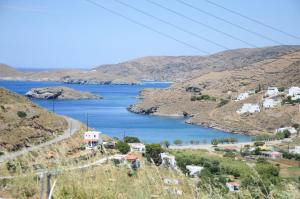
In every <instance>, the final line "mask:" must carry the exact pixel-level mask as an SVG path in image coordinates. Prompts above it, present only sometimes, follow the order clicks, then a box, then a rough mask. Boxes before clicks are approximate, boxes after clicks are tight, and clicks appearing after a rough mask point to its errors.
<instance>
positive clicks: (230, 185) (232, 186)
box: [226, 182, 241, 192]
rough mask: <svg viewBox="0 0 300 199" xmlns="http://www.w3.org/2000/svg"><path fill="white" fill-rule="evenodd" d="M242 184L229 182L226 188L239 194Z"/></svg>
mask: <svg viewBox="0 0 300 199" xmlns="http://www.w3.org/2000/svg"><path fill="white" fill-rule="evenodd" d="M240 186H241V185H240V184H239V183H237V182H227V183H226V187H227V188H228V189H229V191H232V192H239V191H240Z"/></svg>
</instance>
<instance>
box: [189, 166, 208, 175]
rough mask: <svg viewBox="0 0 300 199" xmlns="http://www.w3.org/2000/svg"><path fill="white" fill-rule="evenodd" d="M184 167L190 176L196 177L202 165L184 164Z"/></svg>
mask: <svg viewBox="0 0 300 199" xmlns="http://www.w3.org/2000/svg"><path fill="white" fill-rule="evenodd" d="M186 169H187V170H188V171H189V175H190V176H193V177H196V176H197V175H198V174H200V173H201V171H202V170H203V169H204V167H201V166H195V165H186Z"/></svg>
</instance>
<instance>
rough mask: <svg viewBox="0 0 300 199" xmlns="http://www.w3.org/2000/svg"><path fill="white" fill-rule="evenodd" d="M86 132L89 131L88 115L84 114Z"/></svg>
mask: <svg viewBox="0 0 300 199" xmlns="http://www.w3.org/2000/svg"><path fill="white" fill-rule="evenodd" d="M86 131H89V113H87V114H86Z"/></svg>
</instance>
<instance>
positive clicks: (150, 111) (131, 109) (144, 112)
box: [127, 104, 258, 137]
mask: <svg viewBox="0 0 300 199" xmlns="http://www.w3.org/2000/svg"><path fill="white" fill-rule="evenodd" d="M157 108H158V107H152V108H150V109H148V110H144V109H137V107H136V104H133V105H130V106H128V107H127V110H128V111H129V112H132V113H135V114H140V115H153V116H162V117H173V118H175V117H176V118H183V119H184V122H185V123H186V124H189V125H194V126H200V127H204V128H210V129H215V130H219V131H223V132H225V133H232V134H239V135H246V136H249V137H251V136H255V135H258V134H257V133H253V132H242V131H235V130H230V129H228V128H223V127H222V126H220V125H218V124H215V123H208V122H203V123H194V122H190V121H189V118H190V117H187V116H186V117H185V116H183V115H179V114H163V113H159V112H156V111H157ZM185 118H187V119H185Z"/></svg>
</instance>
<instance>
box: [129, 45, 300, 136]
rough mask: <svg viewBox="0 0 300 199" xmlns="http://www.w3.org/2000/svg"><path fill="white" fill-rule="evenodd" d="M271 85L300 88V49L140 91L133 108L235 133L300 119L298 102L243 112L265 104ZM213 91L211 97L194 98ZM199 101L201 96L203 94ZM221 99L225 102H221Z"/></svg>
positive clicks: (132, 109) (287, 123) (271, 126)
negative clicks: (240, 96)
mask: <svg viewBox="0 0 300 199" xmlns="http://www.w3.org/2000/svg"><path fill="white" fill-rule="evenodd" d="M268 86H277V87H283V88H285V89H287V88H289V87H291V86H300V52H299V51H298V52H292V53H290V54H287V55H283V56H278V57H276V58H270V59H265V60H263V61H260V62H256V63H252V64H248V65H247V66H244V67H242V68H236V69H232V70H226V71H220V72H210V73H207V74H205V75H200V76H199V77H196V78H192V79H190V80H187V81H185V82H182V83H176V84H173V86H172V87H171V88H169V89H164V90H159V89H149V90H145V91H143V92H142V93H141V98H142V100H141V101H140V103H139V104H137V105H134V106H132V107H130V108H129V109H130V110H131V111H133V112H137V113H143V114H155V115H179V116H189V118H187V122H188V123H193V124H199V125H204V126H209V127H214V128H219V129H223V130H226V131H230V132H239V133H246V134H258V133H262V132H264V131H267V132H270V131H274V129H276V128H279V127H281V126H287V125H292V124H293V123H300V113H299V107H298V105H295V106H292V105H287V104H286V105H283V106H282V107H280V108H276V109H268V110H264V109H262V111H261V112H260V113H255V114H250V115H239V114H237V113H236V111H237V110H238V109H239V108H241V107H242V106H243V104H245V103H258V104H260V106H261V104H262V101H263V95H264V93H265V89H267V87H268ZM258 87H261V89H262V90H261V91H260V92H258V93H256V94H253V95H251V96H250V97H249V98H247V99H245V100H242V101H238V102H236V101H234V100H232V99H234V98H235V97H236V96H237V95H238V94H240V93H241V92H245V91H248V90H251V89H257V88H258ZM201 95H202V96H203V95H208V96H209V99H206V100H192V97H193V98H197V97H200V96H201ZM199 99H200V98H199ZM221 101H223V102H222V103H221Z"/></svg>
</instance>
